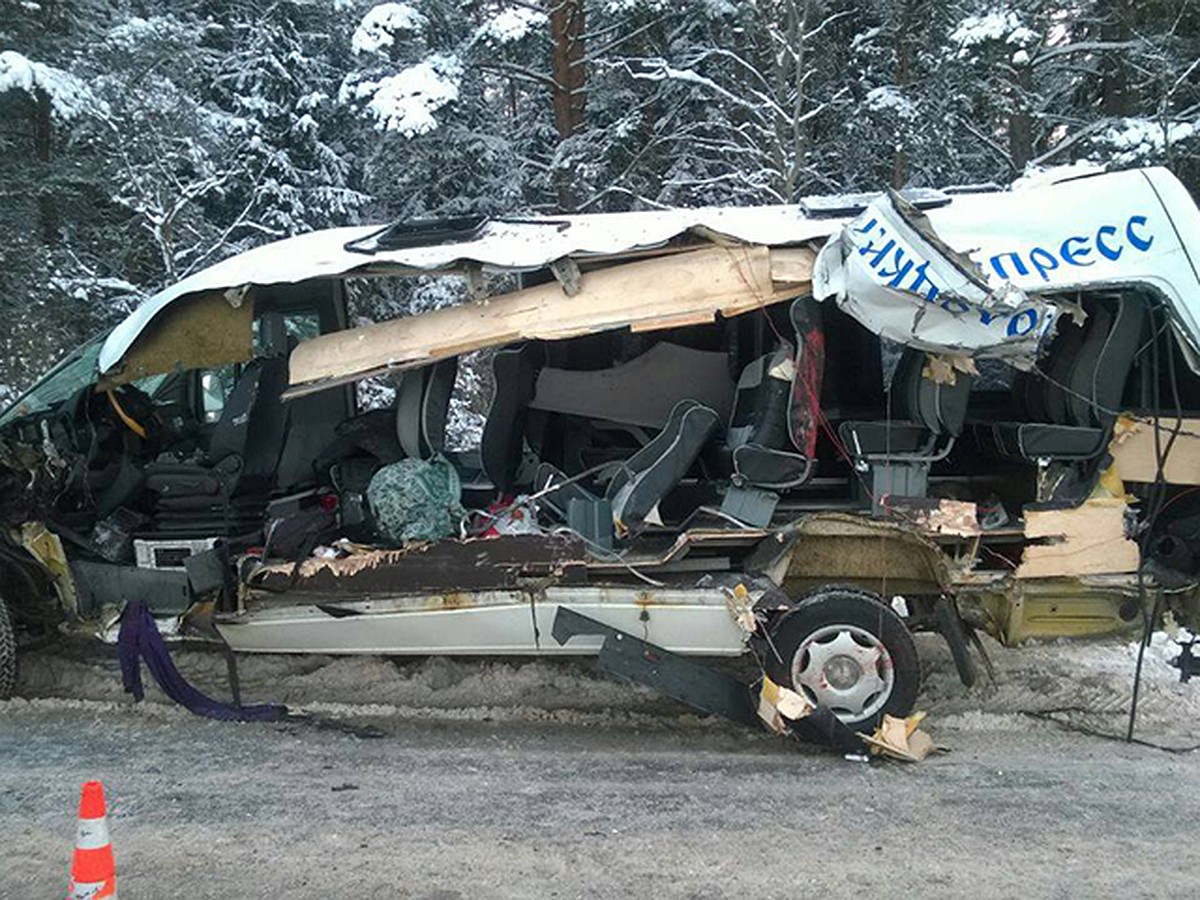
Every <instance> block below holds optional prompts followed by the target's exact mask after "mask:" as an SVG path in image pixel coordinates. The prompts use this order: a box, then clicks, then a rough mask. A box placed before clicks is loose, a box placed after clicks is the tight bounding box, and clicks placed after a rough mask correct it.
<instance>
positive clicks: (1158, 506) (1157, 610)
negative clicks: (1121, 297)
mask: <svg viewBox="0 0 1200 900" xmlns="http://www.w3.org/2000/svg"><path fill="white" fill-rule="evenodd" d="M1158 312H1162V313H1163V317H1164V323H1163V325H1164V327H1163V329H1162V331H1161V332H1160V331H1159V329H1158V328H1157V327H1156V323H1155V319H1154V317H1155V314H1156V313H1158ZM1150 323H1151V330H1152V331H1153V332H1154V337H1153V339H1152V341H1151V343H1150V355H1151V369H1152V371H1151V381H1150V383H1151V392H1152V393H1151V402H1152V404H1153V414H1154V455H1155V463H1156V470H1155V475H1154V484H1153V485H1152V486H1151V488H1150V503H1149V505H1148V509H1147V514H1146V519H1145V525H1144V528H1143V531H1142V534H1141V535H1140V537H1141V540H1140V542H1139V548H1138V550H1139V553H1138V569H1137V582H1138V605H1139V607H1140V608H1141V609H1142V615H1143V616H1145V622H1144V627H1143V629H1142V639H1141V643H1140V644H1139V645H1138V655H1137V665H1136V666H1135V667H1134V671H1133V692H1132V694H1131V696H1130V701H1129V725H1128V727H1127V728H1126V731H1125V740H1126V741H1127V742H1131V743H1132V742H1133V741H1134V737H1133V732H1134V728H1135V727H1136V725H1137V707H1138V698H1139V696H1140V693H1141V686H1142V667H1143V664H1144V662H1145V656H1146V648H1147V647H1148V646H1150V641H1151V639H1152V638H1153V636H1154V624H1155V622H1157V621H1158V617H1159V616H1160V615H1162V606H1163V592H1162V588H1161V587H1160V588H1159V590H1158V593H1157V595H1156V596H1155V599H1154V606H1153V608H1152V609H1151V610H1150V614H1149V616H1146V612H1145V610H1146V577H1145V572H1146V560H1147V557H1148V555H1149V549H1150V541H1151V539H1152V537H1153V534H1154V527H1155V525H1156V524H1157V521H1158V515H1159V513H1160V512H1162V509H1163V505H1164V503H1165V501H1166V496H1167V478H1166V466H1167V459H1168V457H1169V456H1170V455H1171V450H1172V449H1173V448H1174V446H1175V439H1176V438H1178V437H1179V432H1180V431H1181V429H1182V427H1183V404H1182V403H1181V401H1180V399H1179V380H1178V373H1177V371H1176V368H1175V348H1174V347H1172V346H1171V332H1170V317H1169V315H1168V314H1167V313H1166V311H1165V310H1163V309H1162V308H1161V306H1160V307H1151V310H1150ZM1160 333H1161V334H1162V335H1163V344H1164V345H1165V347H1164V349H1165V350H1166V354H1167V374H1168V377H1169V378H1170V384H1171V396H1172V400H1173V402H1174V405H1175V426H1174V428H1173V429H1172V432H1171V436H1170V438H1169V439H1168V440H1167V443H1166V446H1165V447H1164V446H1163V444H1162V428H1161V425H1160V419H1161V410H1162V396H1161V390H1162V369H1161V362H1160V358H1159V350H1160V347H1159V334H1160Z"/></svg>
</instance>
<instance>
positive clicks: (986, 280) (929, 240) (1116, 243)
mask: <svg viewBox="0 0 1200 900" xmlns="http://www.w3.org/2000/svg"><path fill="white" fill-rule="evenodd" d="M1048 182H1049V183H1048ZM926 222H927V224H928V228H925V227H924V224H925V223H926ZM1191 245H1200V210H1198V209H1197V208H1196V204H1195V203H1194V202H1193V200H1192V198H1191V196H1190V195H1189V194H1188V192H1187V189H1186V188H1185V187H1184V186H1183V185H1182V184H1181V183H1180V182H1179V181H1178V179H1176V178H1175V177H1174V176H1173V175H1172V174H1171V173H1170V172H1168V171H1167V170H1165V169H1161V168H1152V169H1136V170H1130V171H1126V172H1114V173H1110V174H1099V175H1095V174H1093V175H1088V176H1086V177H1072V178H1070V179H1067V180H1057V181H1052V182H1051V181H1050V179H1044V180H1042V181H1039V182H1036V183H1033V184H1031V185H1030V186H1029V187H1027V188H1025V189H1014V190H1011V191H1003V192H998V193H994V194H976V195H971V196H964V197H955V198H954V201H953V202H952V203H951V204H949V205H947V206H944V207H941V208H938V209H930V210H928V211H927V212H925V213H924V214H918V215H911V214H910V215H907V216H906V215H904V213H903V211H902V210H899V211H898V210H897V208H896V206H895V204H894V203H892V202H891V201H890V200H889V199H886V198H884V199H880V200H878V201H876V203H874V204H872V206H871V207H869V208H868V209H867V211H866V212H864V213H863V214H861V215H860V216H858V217H857V218H856V219H855V220H854V221H853V222H850V223H848V224H847V225H846V226H845V227H844V228H843V229H842V230H841V231H840V232H839V233H838V234H837V235H836V236H834V237H833V238H832V239H831V240H830V241H829V242H828V243H827V244H826V246H825V248H824V249H823V250H822V252H821V254H820V255H819V257H818V260H817V268H816V272H815V273H814V276H813V286H814V294H815V295H816V296H817V297H818V298H821V299H825V298H829V297H833V298H836V300H837V302H838V303H839V305H842V306H843V307H844V308H845V309H846V310H847V311H848V312H850V313H851V314H852V315H854V316H855V318H857V319H858V320H859V321H860V322H862V323H863V324H864V325H866V327H868V328H870V329H871V330H872V331H875V332H876V333H878V334H880V335H882V336H884V337H888V338H891V339H893V340H898V341H900V342H902V343H905V344H908V345H910V346H914V347H919V348H923V349H926V350H932V351H937V352H949V353H954V354H960V353H962V352H968V353H969V354H970V355H972V356H976V357H1003V358H1006V359H1008V360H1009V361H1010V362H1013V363H1014V364H1016V365H1021V364H1025V365H1028V364H1029V362H1030V361H1031V360H1032V358H1033V356H1032V354H1033V353H1034V351H1035V349H1036V346H1037V343H1038V341H1039V340H1041V339H1042V337H1043V336H1045V335H1046V334H1047V333H1048V331H1049V329H1051V328H1052V327H1053V322H1052V320H1048V319H1050V317H1051V316H1052V314H1053V313H1054V311H1055V307H1054V306H1052V305H1051V304H1052V303H1054V302H1055V301H1054V300H1053V299H1052V296H1053V295H1054V294H1059V293H1066V292H1070V291H1073V290H1081V289H1083V290H1095V289H1097V288H1104V287H1117V286H1128V285H1141V286H1144V287H1146V288H1148V289H1150V290H1152V291H1154V292H1156V293H1157V294H1159V295H1161V296H1162V297H1163V298H1165V299H1166V301H1167V303H1168V305H1169V306H1170V308H1171V310H1172V312H1173V319H1174V326H1175V329H1176V333H1177V334H1178V335H1179V337H1180V338H1181V339H1182V340H1183V342H1184V347H1185V350H1188V351H1194V350H1195V349H1196V348H1197V347H1200V274H1198V270H1200V265H1198V264H1197V261H1196V260H1193V258H1192V257H1191V256H1190V255H1189V250H1188V247H1189V246H1191ZM935 289H936V290H935ZM1021 298H1023V299H1021ZM1068 299H1069V298H1068ZM1188 362H1189V365H1191V366H1192V368H1193V369H1194V370H1196V371H1200V367H1198V366H1197V364H1196V363H1197V360H1196V357H1195V353H1194V352H1190V353H1188Z"/></svg>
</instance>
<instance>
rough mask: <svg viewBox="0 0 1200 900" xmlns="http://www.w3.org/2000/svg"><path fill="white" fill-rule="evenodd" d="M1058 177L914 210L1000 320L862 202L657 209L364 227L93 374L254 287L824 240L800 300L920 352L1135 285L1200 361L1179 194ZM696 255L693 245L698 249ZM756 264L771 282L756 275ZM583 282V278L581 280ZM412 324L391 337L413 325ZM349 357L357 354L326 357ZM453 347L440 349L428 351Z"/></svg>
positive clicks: (972, 342) (245, 280)
mask: <svg viewBox="0 0 1200 900" xmlns="http://www.w3.org/2000/svg"><path fill="white" fill-rule="evenodd" d="M1070 175H1071V177H1069V178H1067V179H1066V180H1061V181H1053V180H1052V179H1051V178H1043V179H1040V180H1039V181H1038V182H1037V183H1036V184H1035V185H1033V186H1031V187H1028V188H1026V189H1020V190H1011V191H1001V192H996V193H976V194H966V195H955V196H953V197H952V198H951V200H950V202H949V203H946V204H944V205H941V206H939V207H937V208H931V209H928V210H926V211H925V212H924V216H925V217H926V221H927V223H928V229H929V231H930V232H931V233H932V234H933V235H935V236H936V238H937V239H938V241H940V242H941V244H942V245H943V246H944V248H946V249H948V250H952V251H954V255H958V256H962V255H966V256H968V257H969V260H970V261H971V262H972V263H973V264H974V265H975V266H976V271H975V273H974V274H975V276H976V278H977V279H978V281H979V282H980V284H982V285H986V287H987V289H988V290H985V291H983V294H982V295H984V296H990V295H994V296H1005V297H1008V298H1009V300H1010V301H1011V302H1010V303H1008V304H1007V305H1005V304H1003V303H1002V304H1000V305H999V306H997V305H996V304H995V303H991V302H988V301H985V302H975V301H974V300H972V298H970V297H963V296H961V292H960V291H956V290H955V289H954V286H953V285H951V284H945V283H939V282H938V280H937V279H938V277H939V271H943V272H944V268H945V267H944V266H943V265H942V263H943V262H944V261H945V260H944V259H939V258H938V257H939V256H944V254H934V253H933V252H932V251H931V247H934V246H936V244H930V243H929V242H928V241H924V242H922V245H921V246H914V245H913V242H912V241H911V240H907V241H906V240H904V236H903V235H900V236H898V235H897V233H896V232H895V231H888V232H886V233H885V231H884V229H886V228H888V223H887V222H886V221H885V219H884V218H883V217H881V216H880V215H879V212H880V209H881V207H880V205H879V202H878V201H877V203H876V204H873V205H871V206H869V207H868V208H867V209H866V210H865V211H864V212H862V213H860V214H859V215H858V216H857V218H855V219H854V220H853V221H850V222H848V221H847V219H845V218H836V217H834V218H827V217H821V218H813V217H809V216H808V215H806V214H805V212H804V209H803V208H802V207H800V206H767V207H745V208H728V209H711V208H710V209H695V210H663V211H654V212H636V213H608V214H598V215H582V216H559V217H553V218H547V219H521V220H516V219H513V220H494V221H491V222H488V223H487V224H486V227H484V228H483V229H482V231H481V232H480V233H479V236H478V237H477V238H475V239H473V240H467V241H463V242H449V243H438V244H435V245H433V246H416V247H404V248H402V249H394V250H387V249H385V250H380V251H378V252H375V253H364V252H362V251H361V249H355V248H351V249H347V246H346V245H347V244H356V246H361V242H362V241H363V240H364V239H365V238H368V237H370V236H371V235H372V234H375V233H376V232H378V231H379V226H364V227H361V228H339V229H331V230H326V231H320V232H314V233H312V234H307V235H301V236H298V237H294V238H289V239H287V240H284V241H279V242H277V243H274V244H268V245H265V246H263V247H259V248H256V249H254V250H250V251H248V252H246V253H242V254H239V255H238V256H234V257H231V258H230V259H227V260H224V261H223V262H220V263H218V264H216V265H215V266H212V267H210V268H208V269H205V270H203V271H202V272H198V273H196V274H194V275H192V276H190V277H189V278H187V279H184V280H183V281H181V282H179V283H178V284H176V285H173V286H171V287H169V288H167V289H165V290H164V291H162V292H160V293H159V294H157V295H155V296H154V297H152V298H150V299H149V300H148V301H147V302H146V303H144V304H143V305H142V306H141V307H139V308H138V309H137V310H135V312H134V313H133V314H132V315H131V316H130V317H129V318H128V319H126V320H125V321H124V322H122V323H121V324H120V325H118V326H117V327H116V328H115V329H114V330H113V332H112V333H111V334H110V335H109V337H108V339H107V340H106V342H105V344H104V347H103V348H102V350H101V353H100V357H99V361H98V365H99V369H100V371H101V373H106V372H109V371H110V370H113V369H114V368H115V367H117V366H118V365H119V364H120V363H121V361H122V359H123V357H124V356H125V354H126V352H127V351H128V350H129V349H130V347H132V346H133V344H134V342H135V341H136V340H137V339H138V337H139V335H140V334H141V333H142V332H143V330H144V329H145V328H146V326H147V325H148V324H149V323H150V321H151V320H152V319H154V318H155V317H156V316H157V315H158V314H159V313H161V312H162V311H163V310H164V309H166V308H168V307H169V306H170V305H171V304H172V303H173V302H174V301H176V300H178V299H180V298H183V297H186V296H192V295H195V294H197V293H200V292H209V291H226V292H230V291H232V292H234V293H230V294H228V295H227V296H228V297H229V298H230V300H231V302H235V303H236V302H239V301H240V297H241V296H242V294H243V293H244V291H245V289H246V288H248V287H250V286H253V285H269V284H280V283H295V282H300V281H305V280H308V279H313V278H328V277H338V276H349V275H358V274H362V275H366V274H378V273H403V272H406V271H407V272H415V271H442V272H452V271H461V270H463V268H464V267H468V266H479V267H483V268H485V269H491V270H508V271H528V270H535V269H539V268H543V267H545V266H548V265H550V264H551V263H553V262H555V261H556V260H559V259H562V258H564V257H576V258H588V257H600V258H604V257H610V258H611V257H620V256H623V255H625V256H628V255H630V254H634V253H638V252H640V251H647V250H653V249H655V248H662V247H664V245H666V244H667V243H668V242H670V241H671V240H673V239H676V238H679V237H680V236H683V235H688V234H691V235H694V236H697V237H699V238H701V239H703V238H707V239H709V240H710V241H713V242H716V243H719V244H730V243H733V244H742V245H750V246H751V247H753V246H758V247H762V248H776V247H788V246H796V245H803V244H806V243H808V244H812V245H813V246H814V247H815V246H816V245H817V244H819V243H825V242H826V241H828V244H827V245H826V248H825V251H824V252H823V253H822V258H821V260H820V261H819V263H818V265H817V269H816V271H815V273H814V274H813V283H812V287H813V288H814V290H815V292H816V294H817V295H818V296H820V297H833V298H835V299H836V301H837V302H838V304H839V305H840V306H841V307H842V308H843V309H845V310H846V311H847V312H849V313H850V314H851V315H853V316H854V317H855V318H857V319H858V320H859V321H860V322H862V323H863V324H864V325H865V326H866V327H868V328H869V329H871V330H872V331H874V332H875V333H877V334H880V335H881V336H884V337H887V338H890V339H893V340H897V341H899V342H901V343H905V344H908V345H910V346H915V347H918V348H920V349H927V350H932V351H940V352H951V353H953V352H959V353H962V354H964V355H993V356H1001V357H1004V358H1007V359H1009V361H1012V362H1015V363H1017V364H1021V363H1022V362H1025V363H1028V362H1030V361H1031V360H1032V357H1033V354H1034V353H1035V352H1036V348H1037V346H1038V343H1039V341H1040V339H1041V338H1042V337H1044V336H1045V335H1046V334H1048V333H1050V332H1052V330H1053V323H1054V318H1055V316H1056V314H1057V307H1056V306H1055V305H1054V304H1053V302H1045V301H1044V300H1042V299H1040V298H1041V297H1043V296H1045V295H1055V294H1069V293H1070V292H1071V291H1073V290H1082V289H1085V288H1087V289H1094V288H1097V287H1101V288H1103V287H1114V288H1116V287H1120V286H1134V285H1141V286H1144V287H1146V288H1149V289H1152V290H1153V291H1155V292H1156V293H1158V294H1160V295H1161V296H1162V297H1164V298H1165V299H1166V301H1167V302H1168V304H1169V306H1170V308H1171V310H1172V313H1173V317H1174V324H1175V327H1176V331H1177V334H1178V335H1179V336H1180V337H1181V338H1183V341H1184V343H1185V345H1187V346H1188V348H1189V350H1191V351H1195V350H1196V349H1197V348H1200V276H1198V274H1197V266H1196V264H1195V262H1194V261H1193V258H1192V255H1191V253H1189V250H1188V248H1189V246H1191V245H1197V246H1200V211H1198V210H1197V208H1196V205H1195V203H1194V202H1193V200H1192V198H1191V197H1190V195H1189V194H1188V192H1187V190H1186V189H1185V188H1184V187H1183V185H1182V184H1180V182H1179V181H1178V180H1177V179H1176V178H1175V177H1174V176H1173V175H1171V174H1170V173H1169V172H1168V171H1167V170H1165V169H1161V168H1154V169H1138V170H1130V171H1126V172H1118V173H1110V174H1094V175H1088V176H1084V177H1079V176H1078V173H1077V172H1075V171H1071V172H1070ZM830 238H832V240H829V239H830ZM706 245H707V244H706V242H705V241H703V240H701V241H700V242H699V246H701V247H703V246H706ZM708 246H711V245H708ZM696 258H697V259H698V257H696ZM630 265H637V263H631V264H630ZM767 265H768V269H769V268H770V267H771V263H770V262H768V264H767ZM739 268H740V267H739ZM594 274H596V273H585V275H584V278H585V280H586V279H587V278H588V277H589V276H590V275H594ZM771 280H773V281H775V283H776V286H778V287H780V288H783V287H784V286H785V285H790V286H791V287H792V288H793V289H795V291H796V292H800V291H801V290H807V289H808V285H807V284H804V283H802V282H801V281H799V280H798V279H796V278H795V277H794V275H789V276H788V277H787V278H786V280H783V281H781V280H780V279H779V278H774V279H771ZM759 286H760V287H762V286H763V285H762V284H761V283H760V285H759ZM550 287H551V288H554V287H555V286H553V285H551V286H550ZM518 293H523V292H518ZM560 293H561V291H560ZM766 293H770V294H771V295H772V296H773V295H774V294H775V293H776V292H775V290H774V288H772V290H771V291H770V292H766ZM766 293H764V292H762V291H759V290H757V289H756V288H754V282H753V280H752V281H751V286H750V287H748V288H747V290H746V296H745V297H744V298H741V299H740V300H736V301H731V299H730V297H729V296H728V292H727V291H716V292H714V296H713V297H712V298H705V297H696V298H694V299H695V301H696V302H695V303H694V304H692V305H690V306H689V305H688V304H686V303H684V304H680V303H678V302H676V303H672V302H671V297H670V295H669V292H667V291H664V290H661V288H660V285H658V284H655V283H653V282H650V283H647V289H646V290H645V291H644V292H642V291H639V294H640V296H639V297H638V298H637V299H638V303H637V305H638V307H639V308H640V312H639V313H638V315H636V316H633V315H631V316H630V317H628V318H626V319H624V320H621V321H617V320H615V319H614V320H613V321H611V322H610V321H608V320H604V321H597V322H593V323H592V327H595V328H613V327H624V326H625V325H628V324H630V323H634V322H635V320H636V319H638V318H641V319H645V320H648V321H649V322H655V321H657V322H658V323H660V325H659V326H658V327H665V325H666V324H667V323H670V322H676V323H678V322H681V321H688V320H691V321H701V320H703V319H705V317H707V320H710V321H711V319H712V317H713V316H714V315H716V314H717V313H722V314H729V313H730V312H731V310H732V311H745V309H746V308H754V307H755V306H757V305H760V304H761V303H763V302H764V300H765V298H766ZM514 296H515V295H514ZM1031 298H1032V299H1031ZM542 299H543V300H544V299H545V298H542ZM563 299H564V300H568V299H569V298H566V297H564V298H563ZM776 299H778V297H776ZM977 299H978V298H977ZM492 303H493V304H494V303H495V301H494V300H493V301H492ZM660 306H661V308H659V307H660ZM570 309H571V306H570V304H569V302H568V303H563V304H554V305H553V308H552V309H545V310H543V311H542V312H540V313H538V315H537V318H538V319H539V321H540V322H541V323H542V324H541V325H539V326H538V329H537V330H535V331H533V332H531V333H532V334H536V335H538V336H546V337H549V336H553V335H554V334H555V333H556V329H555V327H553V324H552V323H553V320H554V319H556V318H557V317H559V316H561V315H565V314H566V312H567V311H568V310H570ZM486 310H487V308H485V307H481V308H480V309H479V310H477V311H476V315H475V318H476V319H478V318H479V317H481V316H486V315H488V312H487V311H486ZM492 312H493V313H494V312H496V310H495V309H494V308H493V309H492ZM426 315H427V316H428V315H436V313H432V314H426ZM462 317H463V318H470V317H471V316H470V314H463V315H462ZM421 318H422V317H420V316H418V317H413V318H412V319H408V320H403V321H405V322H408V323H415V322H416V321H418V320H419V319H421ZM385 324H390V323H385ZM366 327H367V328H368V329H371V328H374V326H366ZM407 327H408V325H401V324H400V323H399V322H397V323H395V327H393V328H389V329H388V330H387V337H386V339H385V338H375V337H372V335H373V334H375V332H371V331H365V332H364V331H361V330H359V329H355V330H352V331H349V332H344V333H340V334H336V335H328V336H323V337H320V338H316V339H315V340H313V341H309V342H306V343H305V344H302V345H301V347H300V348H298V351H297V354H296V357H295V358H294V359H293V363H294V365H293V371H292V373H291V379H290V380H291V384H292V386H293V388H297V387H302V386H303V387H307V388H309V389H311V388H314V387H320V386H325V385H328V384H331V383H336V382H339V381H345V380H352V379H354V378H357V377H363V376H365V375H368V374H372V373H375V372H378V371H380V370H383V369H387V368H391V367H394V366H405V365H415V364H421V362H422V361H423V360H426V359H432V358H436V357H437V356H438V355H439V354H438V353H431V352H430V351H429V349H428V348H422V347H421V346H415V345H414V343H413V341H412V340H407V341H405V342H404V343H405V344H406V345H407V346H405V347H401V348H394V347H389V346H387V344H388V343H389V342H390V341H391V340H392V339H393V338H395V337H397V336H398V334H399V332H400V331H401V330H403V329H406V328H407ZM646 327H653V326H651V325H647V326H646ZM490 330H491V331H496V333H495V334H490V333H489V334H488V335H487V336H486V338H485V340H484V343H482V344H480V343H479V341H478V340H477V338H478V337H479V336H478V335H473V336H472V340H471V341H469V342H467V344H465V345H464V346H463V348H462V349H463V350H465V349H475V348H477V347H479V346H490V345H494V344H496V343H505V342H509V341H512V340H517V339H519V338H520V337H521V336H522V334H523V333H524V332H521V331H513V332H511V333H509V332H506V331H504V329H502V328H497V329H490ZM558 333H559V334H570V333H573V332H572V327H571V326H570V324H569V323H567V324H565V325H564V327H563V328H561V329H558ZM414 339H415V336H414ZM354 342H361V343H362V344H364V345H367V346H363V347H360V348H359V349H360V352H356V353H349V355H348V356H346V357H345V358H342V359H338V358H337V357H339V356H342V355H343V354H346V353H348V351H347V348H348V347H350V346H353V344H354ZM417 343H419V341H417ZM443 343H444V341H443ZM309 345H312V346H309ZM452 349H454V347H452V346H446V347H442V351H443V352H449V350H452ZM459 352H461V351H459ZM1188 356H1189V363H1191V364H1192V367H1193V368H1198V366H1197V362H1196V356H1195V353H1194V352H1191V353H1189V354H1188ZM1198 370H1200V369H1198Z"/></svg>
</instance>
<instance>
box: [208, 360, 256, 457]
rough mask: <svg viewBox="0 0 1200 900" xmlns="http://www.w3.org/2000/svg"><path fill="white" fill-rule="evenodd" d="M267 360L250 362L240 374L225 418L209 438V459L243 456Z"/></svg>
mask: <svg viewBox="0 0 1200 900" xmlns="http://www.w3.org/2000/svg"><path fill="white" fill-rule="evenodd" d="M262 365H263V360H253V361H251V362H249V363H247V364H246V365H245V366H244V367H243V368H242V371H241V374H240V375H238V379H237V382H236V383H235V384H234V386H233V390H232V391H230V392H229V398H228V399H227V400H226V401H225V407H224V409H223V410H222V411H221V418H220V419H218V420H217V424H216V425H215V426H214V427H213V430H212V434H211V435H210V437H209V441H208V454H207V456H208V460H209V461H210V462H211V463H218V462H220V461H221V460H223V459H225V458H226V457H229V456H241V455H242V453H243V452H244V451H245V449H246V439H247V437H248V435H249V433H250V410H251V409H252V408H253V407H254V404H255V402H256V401H257V400H258V384H259V381H260V379H261V378H262Z"/></svg>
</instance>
